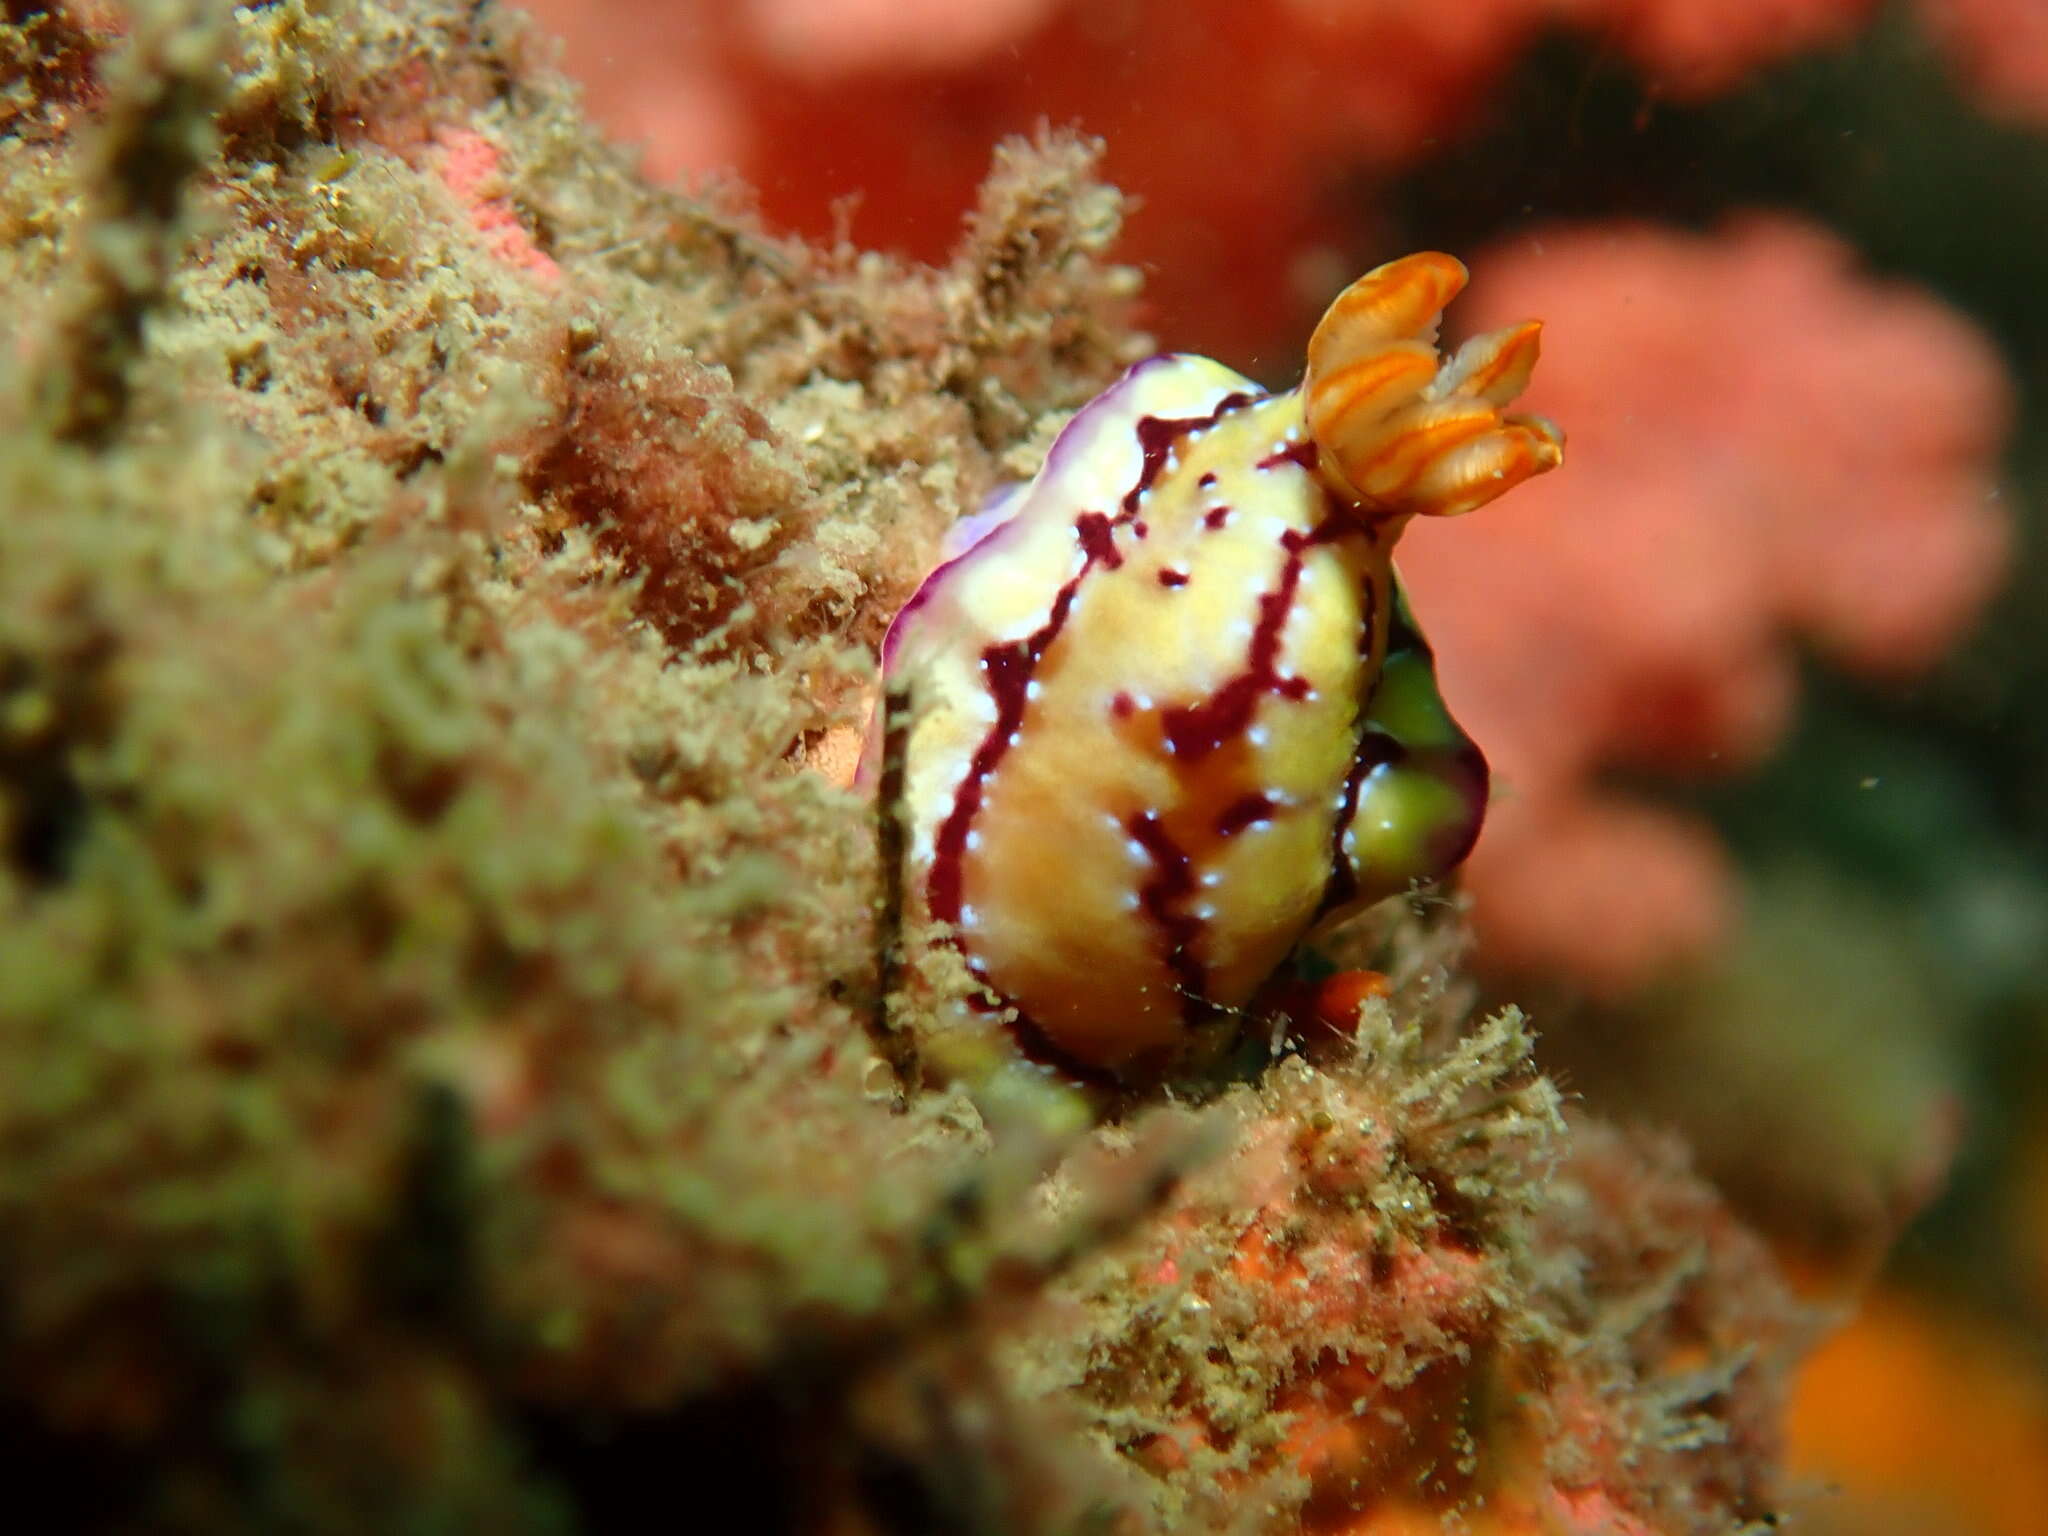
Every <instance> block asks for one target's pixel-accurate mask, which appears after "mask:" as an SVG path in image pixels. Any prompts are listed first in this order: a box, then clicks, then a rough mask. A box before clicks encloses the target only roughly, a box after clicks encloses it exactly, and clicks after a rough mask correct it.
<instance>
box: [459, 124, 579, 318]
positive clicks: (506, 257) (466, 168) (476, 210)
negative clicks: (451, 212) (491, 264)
mask: <svg viewBox="0 0 2048 1536" xmlns="http://www.w3.org/2000/svg"><path fill="white" fill-rule="evenodd" d="M435 142H436V144H437V145H438V146H439V148H440V151H441V162H440V170H441V180H442V181H443V182H444V183H445V184H446V185H447V187H448V190H449V191H450V192H452V193H453V194H454V195H455V200H456V201H457V202H458V203H460V204H461V205H462V207H463V211H464V212H466V213H467V214H468V215H469V221H470V223H471V225H473V226H474V227H475V229H476V232H477V233H478V234H479V235H481V236H482V237H483V240H484V244H485V245H486V246H487V247H488V248H489V250H490V252H491V254H492V255H493V256H495V257H497V258H498V259H499V260H500V261H502V262H506V263H508V264H509V265H511V266H515V267H519V268H521V269H523V270H525V271H527V272H530V273H532V274H533V276H535V277H537V278H539V279H540V280H541V281H542V282H545V283H554V282H558V281H559V280H560V279H561V276H562V269H561V268H560V267H559V266H557V265H556V264H555V260H554V258H553V257H552V256H549V255H548V254H547V252H545V251H543V250H541V249H540V247H538V246H537V245H535V244H534V243H533V236H532V235H530V234H529V233H527V229H526V225H525V224H524V223H523V222H522V221H521V219H520V217H519V210H518V209H516V208H515V207H513V206H512V203H511V201H510V200H509V199H508V198H507V197H506V196H505V188H504V179H503V173H502V171H501V170H500V167H499V156H498V148H497V146H496V145H495V144H493V143H492V142H491V141H490V140H489V139H487V138H485V137H484V136H483V135H482V134H481V133H478V132H477V131H476V130H475V129H473V128H447V129H443V130H442V131H441V132H439V133H438V134H436V135H435Z"/></svg>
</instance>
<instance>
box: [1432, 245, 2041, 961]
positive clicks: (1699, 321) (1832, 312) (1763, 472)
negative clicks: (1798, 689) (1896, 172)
mask: <svg viewBox="0 0 2048 1536" xmlns="http://www.w3.org/2000/svg"><path fill="white" fill-rule="evenodd" d="M1481 270H1482V271H1484V272H1485V273H1486V278H1487V280H1486V282H1485V283H1484V284H1482V288H1483V290H1484V291H1483V293H1481V294H1479V295H1478V296H1477V298H1476V302H1475V304H1474V306H1473V307H1474V308H1475V309H1476V310H1477V311H1478V314H1477V316H1476V317H1475V318H1474V319H1472V321H1471V322H1470V323H1473V324H1476V325H1479V326H1486V325H1489V324H1497V323H1499V320H1500V319H1501V318H1502V317H1505V316H1508V315H1515V314H1521V313H1524V312H1529V313H1538V314H1542V315H1544V316H1545V317H1546V319H1547V320H1548V321H1549V322H1550V329H1549V332H1548V335H1549V337H1550V338H1551V344H1550V347H1549V349H1548V353H1547V355H1546V359H1545V368H1544V372H1543V376H1542V378H1541V380H1540V382H1539V383H1538V385H1537V387H1536V388H1535V390H1534V391H1533V392H1532V397H1531V404H1532V405H1533V406H1534V407H1535V408H1536V409H1539V410H1542V411H1545V412H1551V413H1555V414H1556V415H1557V416H1558V417H1559V418H1560V419H1565V420H1569V421H1570V422H1571V424H1572V430H1573V451H1574V456H1573V461H1572V465H1571V468H1570V470H1569V472H1568V473H1566V474H1563V475H1561V476H1558V477H1556V478H1555V479H1554V480H1553V482H1552V483H1550V484H1548V485H1539V486H1536V487H1534V488H1533V489H1531V490H1530V491H1528V492H1527V493H1525V495H1524V496H1523V497H1522V498H1521V499H1520V504H1518V505H1517V506H1516V507H1515V508H1514V511H1513V514H1512V515H1510V516H1506V517H1501V518H1498V519H1496V520H1495V521H1494V523H1493V525H1492V526H1490V527H1489V528H1488V530H1487V537H1485V538H1483V539H1455V540H1447V539H1443V538H1441V537H1433V536H1432V533H1433V532H1434V531H1433V530H1429V529H1422V530H1418V533H1417V536H1416V537H1414V538H1412V539H1411V540H1410V541H1409V543H1408V545H1406V546H1405V547H1404V560H1403V569H1404V571H1405V572H1406V573H1407V574H1408V576H1409V577H1410V580H1411V584H1412V586H1413V587H1414V589H1415V591H1416V594H1417V601H1418V602H1419V603H1420V604H1422V605H1423V606H1424V607H1425V608H1426V610H1427V611H1429V612H1430V613H1431V615H1432V634H1433V635H1434V636H1435V637H1436V638H1437V639H1438V642H1439V645H1438V649H1439V656H1440V658H1441V661H1442V665H1443V669H1444V675H1445V678H1446V694H1447V696H1448V697H1449V699H1450V701H1451V703H1452V706H1453V707H1454V708H1456V709H1457V710H1458V711H1459V713H1460V715H1461V716H1462V717H1464V718H1466V719H1467V720H1468V721H1469V722H1470V724H1471V727H1472V730H1473V734H1474V736H1475V737H1476V738H1477V739H1479V740H1481V741H1484V742H1486V743H1487V745H1488V749H1489V752H1490V753H1492V754H1493V755H1494V757H1495V762H1496V765H1497V769H1498V774H1499V784H1500V792H1499V793H1498V795H1497V796H1496V802H1495V808H1494V813H1493V817H1492V819H1491V820H1490V821H1489V823H1488V827H1487V831H1486V833H1485V835H1484V836H1483V837H1482V839H1481V841H1480V844H1479V847H1478V849H1477V851H1476V852H1475V854H1474V857H1473V859H1472V862H1471V865H1470V866H1469V871H1470V887H1471V889H1472V891H1473V893H1474V895H1475V896H1476V898H1477V902H1478V916H1479V920H1480V922H1481V925H1482V927H1483V928H1484V930H1485V932H1486V934H1487V946H1486V948H1485V950H1484V953H1485V954H1486V955H1487V957H1488V958H1489V959H1491V960H1493V961H1495V962H1497V963H1501V964H1505V965H1509V966H1544V967H1554V968H1560V969H1563V970H1565V971H1568V972H1570V973H1571V974H1574V975H1576V976H1578V977H1580V978H1582V979H1583V980H1585V981H1586V982H1588V983H1589V984H1591V985H1592V986H1593V987H1594V988H1595V989H1596V990H1600V991H1605V992H1615V991H1620V990H1623V989H1625V988H1627V987H1629V986H1631V985H1633V984H1635V983H1637V982H1640V981H1642V980H1643V979H1645V978H1646V977H1647V976H1648V975H1650V974H1651V973H1653V972H1654V971H1655V970H1656V969H1657V968H1658V967H1659V966H1661V965H1663V964H1666V963H1668V962H1669V961H1671V960H1672V959H1673V958H1674V957H1676V956H1678V955H1681V954H1684V953H1686V952H1690V951H1695V950H1697V949H1699V948H1700V947H1701V946H1702V945H1704V944H1705V943H1706V942H1708V941H1709V940H1711V939H1712V938H1713V937H1714V936H1715V935H1716V934H1718V933H1719V931H1720V928H1721V924H1722V921H1723V919H1724V916H1725V910H1726V907H1727V905H1728V902H1729V900H1730V895H1729V889H1728V881H1727V879H1726V877H1725V875H1724V873H1723V870H1722V860H1721V856H1720V854H1719V852H1718V850H1717V848H1716V847H1715V845H1714V843H1713V841H1712V840H1711V838H1710V837H1709V836H1708V835H1707V834H1706V832H1705V831H1704V830H1703V829H1702V828H1700V827H1699V826H1698V825H1696V824H1694V823H1692V822H1689V821H1686V820H1682V819H1680V818H1678V817H1677V816H1675V815H1672V814H1670V813H1667V812H1664V811H1661V810H1653V809H1651V808H1649V807H1648V806H1645V805H1643V804H1640V803H1638V802H1634V801H1631V800H1628V799H1625V798H1622V797H1619V796H1617V795H1614V794H1611V793H1608V792H1605V791H1603V790H1600V789H1599V788H1597V787H1596V780H1597V779H1598V777H1599V775H1600V774H1601V773H1603V772H1605V771H1607V770H1609V769H1614V768H1649V769H1654V770H1661V771H1678V772H1703V771H1713V770H1719V769H1726V768H1731V767H1736V766H1740V765H1742V764H1745V763H1749V762H1753V761H1754V760H1755V759H1756V758H1757V757H1758V756H1759V755H1761V754H1762V753H1764V752H1766V751H1767V750H1769V748H1770V747H1771V746H1772V745H1773V744H1774V743H1775V742H1776V741H1777V739H1778V738H1779V736H1780V735H1781V734H1782V732H1783V729H1784V726H1785V723H1786V719H1787V716H1788V713H1789V710H1790V707H1791V701H1792V697H1793V693H1794V689H1795V671H1796V669H1795V645H1796V643H1797V642H1800V641H1804V642H1806V643H1809V644H1811V645H1814V646H1816V647H1817V648H1818V649H1819V650H1820V651H1821V652H1822V653H1823V654H1824V655H1826V656H1827V657H1829V658H1830V659H1832V660H1834V661H1837V662H1839V663H1840V664H1842V665H1844V666H1847V667H1850V668H1852V669H1854V670H1857V671H1860V672H1864V673H1867V674H1872V675H1877V676H1888V677H1897V676H1903V675H1910V674H1912V673H1913V672H1914V671H1916V670H1918V669H1921V668H1924V667H1925V666H1926V665H1928V664H1929V663H1930V662H1932V661H1933V660H1934V659H1935V658H1936V657H1937V656H1938V655H1939V654H1940V653H1941V651H1942V650H1943V649H1944V648H1945V647H1946V646H1947V645H1948V644H1950V643H1951V642H1952V641H1953V640H1954V638H1955V637H1956V635H1957V634H1958V633H1959V632H1960V631H1961V630H1962V629H1963V628H1964V626H1965V625H1967V624H1968V622H1969V621H1970V619H1971V617H1972V616H1973V615H1974V614H1975V613H1976V612H1977V610H1978V608H1979V607H1980V605H1981V604H1982V603H1983V601H1984V599H1985V598H1986V597H1987V595H1988V594H1989V593H1990V591H1991V590H1992V588H1993V586H1994V584H1995V583H1996V581H1997V579H1998V577H1999V574H2000V572H2001V570H2002V568H2003V564H2004V559H2005V554H2006V550H2007V545H2008V540H2009V529H2008V524H2007V518H2006V514H2005V512H2004V510H2003V508H2002V507H2001V505H2000V504H1999V502H1998V501H1997V499H1996V496H1995V494H1994V480H1993V475H1994V460H1995V454H1996V451H1997V447H1998V444H1999V441H2000V439H2001V437H2002V435H2003V432H2004V430H2005V426H2006V421H2007V418H2008V416H2009V414H2010V409H2011V407H2010V403H2009V400H2008V394H2007V386H2006V384H2005V382H2004V378H2003V375H2002V372H2001V369H2000V367H1999V364H1998V362H1997V359H1996V358H1995V357H1994V355H1993V354H1992V352H1991V350H1990V348H1989V346H1988V345H1987V344H1986V342H1985V341H1984V339H1983V338H1982V337H1981V336H1980V335H1979V334H1978V333H1977V332H1976V331H1974V330H1973V329H1971V328H1970V327H1969V326H1968V325H1967V324H1966V323H1964V322H1963V321H1962V320H1960V319H1959V318H1958V317H1957V316H1955V315H1954V314H1952V313H1950V312H1949V311H1947V310H1945V309H1944V308H1942V307H1941V306H1940V305H1939V304H1937V303H1936V302H1935V301H1933V300H1932V299H1930V298H1928V297H1926V296H1924V295H1921V294H1917V293H1914V292H1912V291H1911V290H1908V289H1904V288H1900V287H1895V286H1892V287H1887V286H1880V285H1878V284H1876V283H1873V282H1871V281H1870V280H1868V279H1866V278H1864V277H1862V276H1860V275H1858V274H1857V273H1856V271H1855V270H1854V267H1853V262H1852V258H1851V255H1850V253H1849V251H1848V250H1847V249H1846V247H1844V246H1843V245H1842V244H1841V243H1840V242H1838V241H1837V240H1835V239H1833V238H1832V237H1830V236H1828V235H1826V234H1824V233H1822V232H1820V231H1818V230H1815V229H1812V228H1809V227H1807V226H1804V225H1800V224H1797V223H1794V222H1791V221H1789V220H1784V219H1777V218H1762V217H1753V218H1747V219H1744V220H1740V221H1737V222H1735V223H1733V224H1731V225H1730V226H1729V227H1727V228H1726V229H1725V230H1723V231H1722V232H1720V233H1719V234H1716V235H1713V236H1710V237H1695V236H1690V235H1681V234H1676V233H1671V232H1666V231H1660V230H1656V229H1652V228H1647V227H1645V228H1626V227H1624V228H1614V227H1602V228H1591V229H1578V230H1570V229H1553V230H1548V231H1544V232H1542V233H1540V234H1537V235H1534V236H1531V237H1529V238H1527V239H1525V240H1521V241H1517V242H1515V243H1513V244H1511V245H1509V246H1507V247H1504V248H1502V249H1499V250H1497V251H1495V252H1494V253H1492V255H1490V256H1489V257H1487V258H1486V259H1485V262H1484V264H1483V266H1482V268H1481ZM1438 615H1441V616H1442V617H1441V619H1440V620H1439V619H1438V618H1437V616H1438Z"/></svg>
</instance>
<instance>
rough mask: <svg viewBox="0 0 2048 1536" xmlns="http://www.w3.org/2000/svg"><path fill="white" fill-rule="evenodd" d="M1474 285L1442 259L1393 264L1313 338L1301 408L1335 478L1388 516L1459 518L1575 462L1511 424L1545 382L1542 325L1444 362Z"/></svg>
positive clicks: (1476, 342)
mask: <svg viewBox="0 0 2048 1536" xmlns="http://www.w3.org/2000/svg"><path fill="white" fill-rule="evenodd" d="M1464 286H1465V268H1464V264H1463V263H1461V262H1459V261H1457V260H1456V259H1455V258H1453V257H1450V256H1445V255H1442V254H1440V253H1438V252H1434V251H1426V252H1423V253H1422V254H1420V255H1415V256H1407V257H1403V258H1402V259H1401V260H1399V261H1392V262H1388V263H1387V264H1386V265H1385V266H1383V267H1378V268H1375V269H1374V270H1373V271H1371V272H1368V273H1366V275H1365V276H1364V277H1361V278H1360V279H1359V280H1358V281H1357V282H1355V283H1353V284H1352V285H1351V286H1350V287H1349V288H1346V289H1345V290H1344V291H1343V292H1342V293H1340V294H1338V295H1337V298H1336V300H1335V302H1333V303H1332V304H1331V305H1330V308H1329V310H1328V312H1327V313H1326V314H1324V316H1323V318H1322V322H1321V323H1320V324H1319V325H1317V327H1316V330H1315V334H1314V335H1313V336H1311V337H1310V338H1309V344H1308V373H1307V376H1306V377H1305V378H1304V379H1303V380H1302V403H1303V411H1304V414H1305V416H1306V417H1307V421H1308V428H1309V432H1310V434H1311V435H1312V436H1313V437H1314V439H1315V441H1316V446H1317V449H1318V450H1319V454H1318V457H1319V461H1320V463H1321V466H1322V471H1323V474H1324V477H1325V478H1326V479H1327V480H1329V481H1330V483H1331V485H1332V487H1333V488H1334V489H1336V490H1337V491H1338V492H1340V493H1341V494H1343V495H1345V496H1347V497H1348V498H1350V499H1351V500H1352V501H1354V502H1356V503H1358V504H1359V505H1360V506H1361V507H1364V508H1368V509H1371V510H1372V511H1374V512H1375V513H1377V514H1378V515H1381V516H1397V517H1411V516H1423V517H1454V516H1457V515H1458V514H1459V513H1463V512H1470V511H1472V510H1473V509H1474V508H1475V507H1481V506H1484V505H1485V504H1486V503H1487V502H1489V501H1492V500H1493V499H1494V498H1495V497H1496V496H1499V495H1501V494H1503V493H1504V492H1506V491H1509V490H1512V489H1513V488H1514V487H1515V486H1517V485H1520V484H1521V483H1522V482H1523V481H1524V480H1527V479H1529V478H1530V477H1531V476H1533V475H1540V474H1542V473H1543V472H1544V471H1545V470H1550V469H1555V468H1556V467H1557V466H1558V465H1559V464H1561V463H1562V462H1564V436H1563V434H1562V433H1560V432H1559V431H1558V430H1557V428H1556V427H1554V426H1552V425H1551V424H1550V423H1549V422H1547V421H1545V420H1544V419H1543V418H1542V417H1540V416H1509V415H1504V414H1502V410H1503V407H1505V406H1506V405H1508V404H1509V403H1510V402H1511V401H1512V400H1513V399H1514V398H1515V397H1516V396H1517V395H1519V394H1520V393H1521V392H1522V391H1523V390H1524V389H1525V388H1527V387H1528V383H1529V379H1530V377H1531V375H1532V374H1533V373H1534V372H1535V369H1536V358H1537V355H1538V353H1539V351H1540V350H1541V336H1542V329H1543V327H1542V325H1541V324H1540V323H1539V322H1538V321H1534V320H1527V321H1524V322H1523V323H1522V324H1520V325H1513V326H1509V327H1508V328H1506V329H1505V330H1499V331H1491V332H1488V333H1487V334H1486V335H1484V336H1475V337H1473V338H1472V339H1471V340H1470V341H1468V342H1466V343H1465V345H1464V346H1463V347H1461V348H1459V349H1458V353H1457V355H1456V356H1455V357H1453V358H1451V359H1450V360H1449V361H1448V362H1445V361H1442V360H1441V359H1440V358H1439V356H1438V354H1437V350H1436V344H1435V337H1436V323H1437V318H1438V316H1439V315H1440V314H1441V313H1442V312H1443V307H1444V305H1445V304H1447V303H1449V302H1450V300H1451V299H1453V298H1455V297H1456V296H1457V294H1458V292H1459V291H1460V290H1461V289H1462V288H1463V287H1464Z"/></svg>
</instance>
